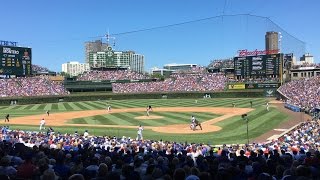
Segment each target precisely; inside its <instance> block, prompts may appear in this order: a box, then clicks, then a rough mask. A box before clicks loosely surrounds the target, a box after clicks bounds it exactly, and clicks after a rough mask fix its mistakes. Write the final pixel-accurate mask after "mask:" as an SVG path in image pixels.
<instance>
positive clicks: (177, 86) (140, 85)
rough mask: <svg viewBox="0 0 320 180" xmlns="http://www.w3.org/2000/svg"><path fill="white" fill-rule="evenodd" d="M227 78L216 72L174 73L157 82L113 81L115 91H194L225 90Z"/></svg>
mask: <svg viewBox="0 0 320 180" xmlns="http://www.w3.org/2000/svg"><path fill="white" fill-rule="evenodd" d="M226 82H227V78H226V77H225V76H224V75H223V74H215V73H204V72H201V73H174V74H172V75H171V76H170V78H167V79H165V80H164V81H157V82H136V83H112V91H113V92H114V93H139V92H192V91H221V90H224V88H225V85H226Z"/></svg>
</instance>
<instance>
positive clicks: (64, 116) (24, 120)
mask: <svg viewBox="0 0 320 180" xmlns="http://www.w3.org/2000/svg"><path fill="white" fill-rule="evenodd" d="M252 110H253V109H251V108H223V107H162V108H161V107H160V108H154V109H153V111H155V112H190V113H192V114H196V113H197V112H198V113H201V112H206V113H213V114H220V115H222V116H219V117H217V118H214V119H211V120H208V121H205V122H202V123H201V125H202V129H203V130H200V129H199V128H198V129H197V130H195V131H193V130H191V129H190V124H176V125H166V126H145V127H144V128H145V129H151V130H153V131H156V132H161V133H174V134H198V133H208V132H214V131H219V130H221V127H219V126H215V125H214V124H215V123H217V122H219V121H223V120H225V119H227V118H230V117H233V116H240V115H242V114H246V113H248V112H250V111H252ZM143 111H145V108H127V109H113V110H112V111H110V112H108V111H106V110H87V111H72V112H59V113H54V112H51V114H50V116H47V114H41V115H32V116H24V117H17V118H12V119H10V124H16V125H39V123H40V120H41V119H42V118H44V119H45V120H46V126H69V127H76V126H85V127H114V128H137V126H123V125H96V124H68V123H67V122H68V121H69V120H71V119H75V118H83V117H90V116H95V115H104V114H110V113H122V112H143ZM151 113H152V112H151ZM144 118H145V117H144ZM150 119H151V118H150ZM144 120H147V119H146V118H145V119H144ZM159 121H161V119H159Z"/></svg>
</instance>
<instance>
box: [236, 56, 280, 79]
mask: <svg viewBox="0 0 320 180" xmlns="http://www.w3.org/2000/svg"><path fill="white" fill-rule="evenodd" d="M282 57H283V56H282V54H268V55H257V56H244V57H235V58H234V69H235V71H234V72H235V76H242V77H259V76H260V77H267V76H279V74H280V70H281V62H282Z"/></svg>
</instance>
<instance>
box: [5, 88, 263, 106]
mask: <svg viewBox="0 0 320 180" xmlns="http://www.w3.org/2000/svg"><path fill="white" fill-rule="evenodd" d="M263 97H265V93H264V91H263V90H251V91H247V90H244V91H240V90H237V91H222V92H170V93H166V92H163V93H130V94H117V93H85V92H84V93H75V94H70V95H67V96H41V97H39V96H38V97H6V98H0V105H2V106H7V105H10V104H15V103H12V102H16V104H18V105H21V104H45V103H58V102H76V101H98V100H125V99H198V98H263Z"/></svg>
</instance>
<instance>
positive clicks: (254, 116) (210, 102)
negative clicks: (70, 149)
mask: <svg viewBox="0 0 320 180" xmlns="http://www.w3.org/2000/svg"><path fill="white" fill-rule="evenodd" d="M250 101H252V102H253V108H254V109H255V110H254V111H251V112H250V113H249V114H248V118H249V137H250V139H252V138H255V137H257V136H259V135H261V134H263V133H265V132H267V131H269V130H271V129H273V128H274V127H275V126H276V125H278V124H279V123H281V122H283V121H285V120H287V119H288V116H287V115H286V114H283V113H282V112H280V111H278V110H277V109H276V108H274V107H271V108H270V111H269V112H267V111H266V109H265V107H264V106H263V105H264V104H265V102H266V99H263V98H254V99H251V98H239V99H231V98H223V99H198V100H197V103H195V100H194V99H141V100H140V99H139V100H111V101H91V102H89V101H84V102H61V103H48V104H32V105H21V106H0V114H1V115H2V117H3V120H2V121H0V122H1V123H2V124H3V123H4V117H5V115H6V114H8V113H9V114H10V118H13V117H21V116H27V115H35V114H45V112H46V110H50V112H51V113H57V112H67V111H79V110H95V109H106V107H107V104H111V106H112V108H113V109H119V108H136V107H146V106H147V105H151V106H152V107H226V108H232V103H235V104H236V107H250ZM143 113H145V112H136V113H133V114H132V113H121V114H120V113H117V114H108V115H99V116H92V117H86V118H78V119H73V120H72V121H71V122H69V123H82V124H123V125H137V124H138V123H141V122H142V121H134V120H132V117H133V116H137V115H143ZM152 113H154V115H161V116H165V117H166V119H167V120H165V121H163V122H161V121H159V120H153V121H152V120H151V121H150V120H148V121H143V125H144V126H151V125H152V126H158V125H161V126H162V125H166V124H179V123H186V122H189V121H190V113H169V112H152ZM196 116H197V117H198V116H199V117H201V118H200V119H202V121H205V120H208V119H210V117H209V116H212V118H214V117H217V116H218V115H215V114H211V113H201V114H197V115H196ZM130 117H131V118H130ZM179 117H180V118H179ZM7 125H10V124H7ZM215 125H218V126H220V127H222V130H221V131H217V132H213V133H207V134H192V135H185V134H182V135H179V134H169V133H158V132H154V131H152V130H144V132H143V135H144V138H146V139H154V140H160V139H163V140H171V141H178V142H185V141H187V142H202V143H210V144H223V143H245V142H246V123H245V122H244V121H243V120H242V119H241V117H236V116H235V117H232V118H229V119H226V120H224V121H221V122H218V123H216V124H215ZM13 128H19V129H23V130H35V131H36V130H38V128H39V127H38V126H27V125H25V126H16V125H12V126H11V129H13ZM54 129H55V131H56V132H57V131H59V132H61V133H65V132H67V133H74V131H75V130H77V131H78V132H80V133H81V132H84V131H85V130H86V129H88V130H89V132H90V133H91V134H95V135H110V136H118V137H121V136H127V137H128V136H129V137H132V138H135V137H136V133H137V132H136V129H123V128H101V127H97V128H90V129H89V128H86V127H77V128H74V127H54Z"/></svg>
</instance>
